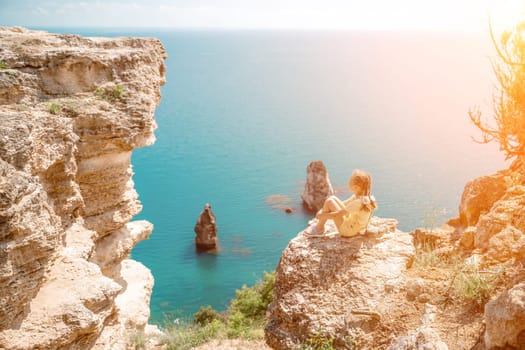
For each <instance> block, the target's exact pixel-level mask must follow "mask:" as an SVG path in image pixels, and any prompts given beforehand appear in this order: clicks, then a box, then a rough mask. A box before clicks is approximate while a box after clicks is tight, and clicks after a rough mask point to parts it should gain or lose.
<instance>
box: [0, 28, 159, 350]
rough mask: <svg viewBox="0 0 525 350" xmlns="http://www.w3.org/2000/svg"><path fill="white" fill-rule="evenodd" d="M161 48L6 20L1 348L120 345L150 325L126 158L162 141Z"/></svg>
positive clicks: (0, 99)
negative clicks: (157, 115)
mask: <svg viewBox="0 0 525 350" xmlns="http://www.w3.org/2000/svg"><path fill="white" fill-rule="evenodd" d="M165 57H166V54H165V51H164V48H163V47H162V44H161V43H160V42H159V41H158V40H156V39H134V38H120V39H105V38H82V37H79V36H75V35H53V34H48V33H45V32H38V31H28V30H25V29H21V28H5V27H0V60H1V61H2V62H1V63H2V66H3V67H7V68H6V69H0V296H1V297H0V348H6V349H35V348H40V349H88V348H89V349H91V348H94V349H98V348H100V349H102V348H104V349H108V348H119V347H120V348H122V347H124V346H125V341H126V339H127V338H126V333H127V332H129V331H130V330H133V329H143V328H144V326H145V325H146V323H147V320H148V318H149V297H150V295H151V288H152V286H153V278H152V276H151V273H150V272H149V270H148V269H147V268H146V267H144V266H143V265H141V264H140V263H138V262H135V261H133V260H129V259H128V256H129V253H130V251H131V249H132V248H133V246H134V245H135V244H136V243H137V242H138V241H140V240H142V239H146V238H147V237H148V236H149V234H150V233H151V230H152V225H151V224H150V223H148V222H145V221H130V220H131V219H132V218H133V217H134V216H135V215H136V214H137V213H138V212H139V211H140V210H141V205H140V202H139V201H138V200H137V193H136V192H135V190H134V188H133V181H132V170H131V165H130V157H131V151H132V150H133V149H135V148H138V147H143V146H147V145H150V144H152V143H153V142H154V140H155V137H154V134H153V132H154V130H155V128H156V123H155V120H154V111H155V108H156V106H157V105H158V103H159V101H160V87H161V85H163V84H164V73H165V66H164V60H165Z"/></svg>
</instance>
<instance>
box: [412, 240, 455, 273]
mask: <svg viewBox="0 0 525 350" xmlns="http://www.w3.org/2000/svg"><path fill="white" fill-rule="evenodd" d="M415 248H416V255H415V257H414V265H415V266H418V267H444V266H446V265H447V264H448V261H447V259H445V258H443V257H442V256H440V255H439V254H437V253H436V251H435V250H434V248H433V247H432V245H431V244H430V243H429V242H425V243H422V244H418V245H416V247H415Z"/></svg>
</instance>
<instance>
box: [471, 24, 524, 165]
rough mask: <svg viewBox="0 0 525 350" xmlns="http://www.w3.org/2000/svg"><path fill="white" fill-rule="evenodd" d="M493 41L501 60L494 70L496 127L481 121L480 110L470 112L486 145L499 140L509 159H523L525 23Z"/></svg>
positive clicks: (492, 34) (498, 59)
mask: <svg viewBox="0 0 525 350" xmlns="http://www.w3.org/2000/svg"><path fill="white" fill-rule="evenodd" d="M490 34H491V37H492V42H493V44H494V46H495V48H496V51H497V54H498V58H497V60H496V61H494V62H493V70H494V73H495V75H496V78H497V80H498V89H497V91H496V92H495V93H494V95H493V109H494V114H493V119H494V122H495V125H490V124H488V123H486V122H484V121H482V120H481V111H480V110H479V108H476V109H473V110H471V111H470V112H469V116H470V119H471V120H472V122H473V123H474V125H476V126H477V127H478V128H479V129H480V130H481V132H482V136H483V139H482V140H481V142H482V143H487V142H491V141H496V142H498V143H499V145H500V150H502V151H503V152H504V153H505V156H506V158H507V159H512V158H517V159H520V158H523V156H524V154H525V22H522V23H519V24H518V25H516V26H515V27H514V29H513V30H512V31H505V32H504V33H503V34H502V35H501V37H500V40H499V43H498V42H497V41H496V39H495V38H494V33H493V31H492V28H490Z"/></svg>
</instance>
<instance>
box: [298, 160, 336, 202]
mask: <svg viewBox="0 0 525 350" xmlns="http://www.w3.org/2000/svg"><path fill="white" fill-rule="evenodd" d="M333 194H334V190H333V188H332V184H331V183H330V177H329V176H328V171H327V170H326V167H325V165H324V163H323V162H322V161H321V160H314V161H313V162H311V163H310V164H308V167H307V168H306V184H305V185H304V192H303V194H302V195H301V198H302V200H303V204H304V206H305V207H306V209H308V210H309V211H312V212H317V211H319V209H321V208H322V207H323V204H324V202H325V200H326V199H327V198H328V197H329V196H331V195H333Z"/></svg>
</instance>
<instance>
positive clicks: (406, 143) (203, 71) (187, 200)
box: [52, 29, 504, 322]
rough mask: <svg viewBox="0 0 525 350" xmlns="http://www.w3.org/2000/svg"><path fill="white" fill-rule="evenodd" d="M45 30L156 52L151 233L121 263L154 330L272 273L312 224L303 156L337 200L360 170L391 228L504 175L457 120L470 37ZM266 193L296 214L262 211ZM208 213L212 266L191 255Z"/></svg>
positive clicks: (142, 181)
mask: <svg viewBox="0 0 525 350" xmlns="http://www.w3.org/2000/svg"><path fill="white" fill-rule="evenodd" d="M52 31H59V32H73V33H78V34H82V35H93V36H95V35H96V36H98V35H103V36H117V35H119V36H121V35H126V36H155V37H158V38H160V39H161V40H162V42H163V43H164V45H165V47H166V50H167V52H168V56H169V57H168V60H167V84H166V86H164V87H163V89H162V95H163V98H162V101H161V104H160V106H159V107H158V110H157V113H156V116H157V121H158V125H159V129H158V131H157V132H156V135H157V143H156V144H155V145H154V146H152V147H148V148H144V149H140V150H137V151H135V152H134V154H133V159H132V161H133V167H134V171H135V175H134V180H135V185H136V188H137V190H138V192H139V194H140V199H141V201H142V203H143V205H144V210H143V211H142V213H141V214H140V215H139V216H138V219H147V220H149V221H151V222H152V223H154V225H155V229H154V232H153V234H152V236H151V238H150V240H148V241H144V242H141V243H139V245H138V246H137V247H136V248H135V249H134V251H133V257H134V258H135V259H136V260H139V261H141V262H142V263H144V264H145V265H146V266H148V267H149V268H150V269H151V270H152V272H153V274H154V276H155V287H154V291H153V297H152V301H151V309H152V321H153V322H162V319H163V317H164V316H163V315H164V314H165V313H173V312H175V313H176V314H177V315H179V316H181V315H190V314H192V313H193V312H195V311H196V310H197V309H198V307H199V306H200V305H207V304H210V305H212V306H214V307H215V308H218V309H224V308H225V307H226V306H227V303H228V300H229V299H230V298H231V297H233V296H234V291H235V289H236V288H239V287H240V286H241V285H242V284H243V283H246V284H253V283H254V282H255V281H256V280H257V278H259V277H261V274H262V271H264V270H266V271H270V270H273V269H274V268H275V266H276V264H277V262H278V260H279V256H280V254H281V251H282V250H283V249H284V247H285V246H286V244H287V243H288V241H289V240H290V239H291V238H292V237H294V236H295V235H296V234H297V232H298V231H300V230H301V229H303V228H304V227H305V225H306V223H307V221H308V220H309V219H310V218H311V217H310V216H309V215H307V214H306V213H304V212H303V211H302V210H301V204H300V194H301V192H302V189H303V186H304V179H305V174H306V172H305V169H306V166H307V165H308V163H309V162H310V161H312V160H315V159H322V160H323V161H324V162H325V164H326V166H327V168H328V170H329V172H330V176H331V179H332V183H333V185H334V187H336V188H338V189H343V190H342V191H340V192H339V194H340V196H346V195H348V193H347V192H345V191H344V188H345V187H346V184H347V180H348V177H349V175H350V173H351V171H352V169H354V168H362V169H366V170H368V171H369V172H370V173H371V174H372V177H373V193H374V194H375V196H376V198H377V200H378V204H379V209H378V211H377V215H379V216H383V217H395V218H397V219H398V220H399V227H400V228H401V229H403V230H412V229H414V228H415V227H418V226H424V225H430V224H432V221H434V222H435V223H439V221H440V220H442V219H443V218H444V217H450V216H454V215H455V214H456V213H457V206H458V204H459V199H460V196H461V191H462V189H463V186H464V184H465V182H466V181H467V180H469V179H471V178H474V177H476V176H479V175H483V174H487V173H490V172H493V171H495V170H497V169H500V168H502V167H503V166H504V162H503V156H502V155H501V154H499V153H498V151H497V147H496V145H479V144H476V143H474V142H473V141H472V140H471V136H477V135H478V133H477V131H476V129H475V128H474V127H473V126H472V125H471V124H470V122H469V119H468V116H467V112H468V109H469V108H471V107H473V106H475V105H479V106H480V107H481V108H482V109H483V110H486V111H489V110H490V101H491V97H490V96H491V89H492V84H493V81H494V79H493V77H492V71H491V66H490V61H489V58H488V57H489V56H490V55H493V50H492V48H491V46H490V42H489V40H487V38H485V37H483V36H481V35H480V36H473V35H457V34H456V35H452V34H431V33H427V34H410V33H381V32H371V33H366V32H354V33H343V32H235V31H233V32H227V31H226V32H221V31H153V30H151V31H137V30H103V29H82V30H80V29H58V30H57V29H53V30H52ZM275 194H283V195H286V196H288V197H289V198H290V199H291V202H290V203H289V205H290V206H292V207H295V208H297V209H298V210H297V211H296V212H295V213H294V214H291V215H288V214H285V213H284V212H283V211H282V210H279V209H276V208H274V207H272V206H271V205H268V203H267V198H268V197H269V196H271V195H275ZM207 202H209V203H210V204H211V205H212V208H213V211H214V212H215V214H216V216H217V223H218V229H219V237H220V245H221V251H220V252H219V253H218V254H215V255H211V254H200V255H199V254H197V253H196V252H195V249H194V246H193V240H194V232H193V227H194V225H195V221H196V219H197V217H198V215H199V213H200V212H201V210H202V208H203V206H204V204H205V203H207ZM438 209H439V210H438ZM443 210H444V211H446V213H445V214H444V215H441V216H440V218H439V219H436V220H430V221H429V219H428V218H429V217H431V216H433V213H436V211H438V212H440V213H442V212H443ZM425 218H427V219H426V220H425Z"/></svg>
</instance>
